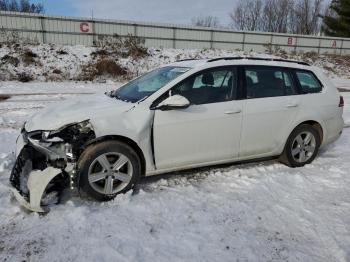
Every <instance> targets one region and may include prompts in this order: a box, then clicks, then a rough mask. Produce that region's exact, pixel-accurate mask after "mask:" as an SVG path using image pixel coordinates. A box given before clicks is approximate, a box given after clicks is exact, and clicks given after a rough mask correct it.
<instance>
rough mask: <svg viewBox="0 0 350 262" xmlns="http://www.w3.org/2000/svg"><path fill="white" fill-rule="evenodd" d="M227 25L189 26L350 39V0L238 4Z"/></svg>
mask: <svg viewBox="0 0 350 262" xmlns="http://www.w3.org/2000/svg"><path fill="white" fill-rule="evenodd" d="M228 16H229V18H230V21H231V22H230V24H229V25H221V23H220V20H219V18H217V17H214V16H199V17H195V18H193V19H192V24H193V25H196V26H205V27H226V28H233V29H236V30H243V31H261V32H275V33H291V34H302V35H319V34H325V35H330V36H338V37H350V0H332V1H331V3H330V4H326V3H325V2H324V0H239V1H238V2H237V4H236V6H235V7H234V9H233V10H232V12H230V13H229V14H228Z"/></svg>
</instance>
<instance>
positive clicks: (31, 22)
mask: <svg viewBox="0 0 350 262" xmlns="http://www.w3.org/2000/svg"><path fill="white" fill-rule="evenodd" d="M0 29H2V30H3V31H16V32H18V34H19V35H20V36H21V37H23V38H27V39H30V40H33V41H37V42H39V43H56V44H63V45H86V46H93V45H95V43H96V42H97V41H98V40H99V39H101V38H103V37H105V36H112V35H114V34H118V35H120V36H126V35H128V34H131V35H135V36H139V37H143V38H144V39H145V45H146V46H147V47H164V48H184V49H193V48H218V49H227V50H245V51H250V50H253V51H257V52H263V51H265V50H266V49H267V45H270V46H271V47H272V48H280V49H283V50H285V51H287V52H293V51H295V52H311V51H313V52H316V53H319V54H325V53H327V54H338V55H350V38H334V37H316V36H303V35H292V34H277V33H260V32H242V31H232V30H227V29H217V28H205V27H192V26H184V25H173V24H159V23H141V22H131V21H119V20H107V19H91V18H83V17H61V16H48V15H37V14H23V13H16V12H3V11H1V12H0ZM0 37H1V36H0ZM2 40H3V39H0V41H2Z"/></svg>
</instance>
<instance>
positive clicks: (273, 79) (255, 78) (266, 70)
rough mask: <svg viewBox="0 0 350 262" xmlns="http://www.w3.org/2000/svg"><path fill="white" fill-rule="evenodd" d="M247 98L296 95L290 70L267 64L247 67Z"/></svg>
mask: <svg viewBox="0 0 350 262" xmlns="http://www.w3.org/2000/svg"><path fill="white" fill-rule="evenodd" d="M245 80H246V90H247V98H248V99H253V98H263V97H276V96H289V95H296V94H297V90H296V88H295V86H294V85H293V81H292V77H291V75H290V73H289V71H287V70H284V69H281V68H273V67H266V66H259V67H247V68H246V69H245Z"/></svg>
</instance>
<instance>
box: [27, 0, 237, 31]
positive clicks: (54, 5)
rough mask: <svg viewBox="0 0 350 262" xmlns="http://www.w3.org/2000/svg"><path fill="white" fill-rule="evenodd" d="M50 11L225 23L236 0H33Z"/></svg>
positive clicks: (75, 14) (46, 10) (51, 12)
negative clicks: (206, 17) (209, 18)
mask: <svg viewBox="0 0 350 262" xmlns="http://www.w3.org/2000/svg"><path fill="white" fill-rule="evenodd" d="M32 2H39V3H42V4H43V5H44V7H45V12H46V13H47V14H50V15H63V16H84V17H91V14H92V10H93V14H94V17H95V18H106V19H121V20H133V21H148V22H163V23H178V24H188V23H190V22H191V18H193V17H197V16H200V15H212V16H216V17H218V18H219V19H220V22H221V24H222V25H225V24H228V23H229V22H230V20H229V16H228V13H229V12H230V11H232V10H233V8H234V2H235V0H98V1H96V0H34V1H32Z"/></svg>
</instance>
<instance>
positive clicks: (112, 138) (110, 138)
mask: <svg viewBox="0 0 350 262" xmlns="http://www.w3.org/2000/svg"><path fill="white" fill-rule="evenodd" d="M105 141H119V142H123V143H125V144H127V145H128V146H130V147H131V148H132V149H133V150H135V152H136V154H137V155H138V156H139V158H140V160H141V172H142V173H141V176H145V174H146V159H145V156H144V154H143V152H142V149H141V148H140V147H139V145H138V144H137V143H136V142H135V141H134V140H132V139H130V138H128V137H125V136H119V135H107V136H102V137H98V138H95V139H93V140H91V141H89V142H87V143H86V144H85V145H84V149H85V148H87V147H88V146H90V145H93V144H97V143H101V142H105Z"/></svg>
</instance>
